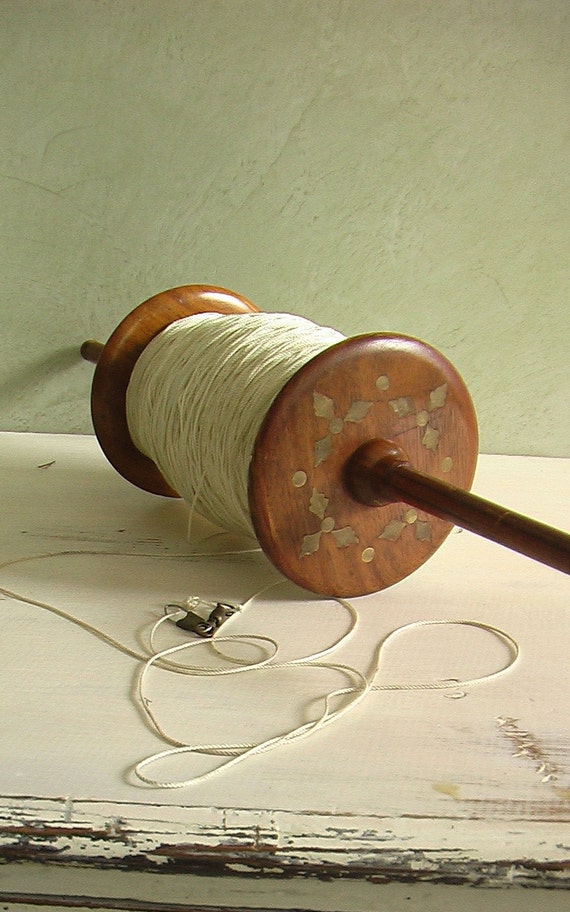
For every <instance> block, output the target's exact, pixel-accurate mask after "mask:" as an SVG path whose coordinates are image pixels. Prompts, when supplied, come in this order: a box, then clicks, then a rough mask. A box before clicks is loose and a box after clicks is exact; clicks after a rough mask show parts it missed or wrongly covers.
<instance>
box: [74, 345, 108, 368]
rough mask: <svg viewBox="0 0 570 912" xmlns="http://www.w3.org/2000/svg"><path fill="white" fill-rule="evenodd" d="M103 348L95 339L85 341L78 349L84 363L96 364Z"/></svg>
mask: <svg viewBox="0 0 570 912" xmlns="http://www.w3.org/2000/svg"><path fill="white" fill-rule="evenodd" d="M104 348H105V346H104V345H103V343H102V342H96V341H95V339H87V340H86V341H85V342H84V343H83V345H82V346H81V348H80V352H81V357H82V358H83V359H84V360H85V361H91V363H92V364H97V362H98V361H99V358H100V357H101V352H102V351H103V349H104Z"/></svg>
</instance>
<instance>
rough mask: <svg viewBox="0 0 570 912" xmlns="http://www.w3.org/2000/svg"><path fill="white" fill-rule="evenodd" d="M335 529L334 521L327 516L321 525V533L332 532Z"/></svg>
mask: <svg viewBox="0 0 570 912" xmlns="http://www.w3.org/2000/svg"><path fill="white" fill-rule="evenodd" d="M333 529H334V519H333V518H332V516H326V517H325V518H324V519H323V521H322V523H321V532H332V530H333Z"/></svg>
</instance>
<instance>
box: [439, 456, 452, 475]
mask: <svg viewBox="0 0 570 912" xmlns="http://www.w3.org/2000/svg"><path fill="white" fill-rule="evenodd" d="M452 468H453V459H452V458H451V456H446V457H445V459H442V460H441V471H442V472H450V471H451V469H452Z"/></svg>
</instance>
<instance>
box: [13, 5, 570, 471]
mask: <svg viewBox="0 0 570 912" xmlns="http://www.w3.org/2000/svg"><path fill="white" fill-rule="evenodd" d="M0 19H1V21H0V69H1V74H2V101H1V114H0V117H1V120H0V123H1V136H2V142H1V144H0V189H1V193H2V223H1V224H2V228H1V230H2V236H3V237H2V240H3V243H2V253H1V277H2V279H1V282H0V308H1V314H2V323H3V325H2V333H1V337H0V356H1V357H0V427H1V428H2V429H15V430H37V431H72V432H89V431H90V428H91V425H90V418H89V404H88V398H89V384H90V376H91V368H90V366H89V365H86V364H84V363H83V362H80V361H79V359H78V355H77V348H78V345H79V343H80V342H81V341H82V340H83V338H84V337H87V336H99V337H100V338H103V339H105V338H106V337H107V336H108V335H109V333H110V332H111V331H112V330H113V329H114V327H115V325H116V323H117V322H118V321H119V320H120V319H121V318H122V317H123V316H124V315H125V314H126V313H127V312H128V311H129V310H131V309H132V307H134V306H135V305H136V304H138V303H139V302H140V301H142V300H144V299H145V298H147V297H149V296H150V295H152V294H154V293H156V292H158V291H161V290H163V289H164V288H167V287H170V286H173V285H177V284H182V283H187V282H212V283H214V284H220V285H226V286H227V287H230V288H233V289H235V290H237V291H240V292H241V293H242V294H244V295H246V296H247V297H249V298H250V299H251V300H253V301H254V302H255V303H257V304H258V306H259V307H261V308H262V309H264V310H292V311H295V312H298V313H301V314H303V315H306V316H308V317H310V318H312V319H314V320H316V321H317V322H320V323H329V324H331V325H333V326H335V327H336V328H337V329H339V330H341V331H342V332H344V333H346V334H353V333H356V332H362V331H370V330H375V329H378V330H383V331H384V330H394V331H398V332H405V333H411V334H412V335H416V336H420V337H422V338H424V339H426V340H427V341H430V342H431V343H432V344H434V345H436V347H439V348H440V349H442V351H443V352H444V353H445V354H446V355H447V356H448V357H449V358H450V359H451V360H452V361H454V363H455V364H456V365H457V366H458V367H459V369H460V370H461V372H462V373H463V375H464V377H465V379H466V381H467V383H468V384H469V386H470V388H471V391H472V395H473V398H474V401H475V404H476V407H477V410H478V412H479V419H480V425H481V449H482V450H483V451H485V452H502V453H539V454H550V455H570V417H569V415H570V395H569V394H570V371H569V368H568V348H569V343H570V312H569V304H568V278H569V268H568V267H569V259H570V256H569V254H570V240H569V236H570V232H569V230H568V229H569V221H570V220H569V194H568V178H569V174H570V167H569V165H570V162H569V152H568V150H569V148H570V143H569V138H570V137H569V133H568V126H569V124H570V117H569V115H570V110H569V108H570V105H569V101H570V92H569V67H568V61H569V60H570V4H569V2H568V0H538V2H537V0H495V2H491V0H360V2H359V0H338V2H337V0H289V2H284V0H226V2H215V0H133V2H126V0H75V2H74V0H0Z"/></svg>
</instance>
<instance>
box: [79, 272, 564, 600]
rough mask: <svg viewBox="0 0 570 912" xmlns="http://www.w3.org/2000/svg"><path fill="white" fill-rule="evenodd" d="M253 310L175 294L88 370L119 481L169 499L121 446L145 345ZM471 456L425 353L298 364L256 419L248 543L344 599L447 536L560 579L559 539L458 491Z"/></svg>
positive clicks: (459, 389)
mask: <svg viewBox="0 0 570 912" xmlns="http://www.w3.org/2000/svg"><path fill="white" fill-rule="evenodd" d="M207 312H214V313H222V314H240V313H241V314H243V313H252V312H257V308H256V307H255V306H254V305H253V304H251V303H250V302H249V301H247V300H246V299H245V298H243V297H241V296H240V295H238V294H235V293H234V292H231V291H228V290H226V289H223V288H216V287H210V286H205V285H187V286H182V287H180V288H174V289H171V290H169V291H166V292H163V293H162V294H158V295H156V296H154V297H153V298H150V299H149V300H148V301H145V302H144V303H143V304H140V305H139V306H138V307H137V308H136V309H135V310H134V311H133V312H132V313H131V314H129V316H128V317H126V318H125V320H123V321H122V323H120V325H119V326H118V327H117V329H116V330H115V331H114V333H113V334H112V336H111V337H110V338H109V341H108V342H107V343H106V345H104V346H103V345H101V344H100V343H98V342H92V341H89V342H85V343H84V344H83V346H82V348H81V353H82V355H83V357H84V358H85V359H86V360H89V361H94V362H95V363H96V364H97V367H96V370H95V375H94V378H93V385H92V395H91V411H92V417H93V424H94V428H95V433H96V434H97V437H98V440H99V443H100V445H101V448H102V449H103V452H104V453H105V455H106V456H107V458H108V459H109V461H110V462H111V464H112V465H113V466H114V467H115V468H116V469H117V471H118V472H120V474H121V475H123V476H124V477H125V478H126V479H127V480H129V481H131V482H132V483H133V484H135V485H137V486H138V487H141V488H143V489H144V490H146V491H150V492H152V493H155V494H162V495H166V496H171V497H173V496H174V497H176V496H178V494H177V492H175V491H173V490H172V488H171V487H170V486H169V485H168V484H167V482H166V481H165V480H164V478H163V477H162V475H161V473H160V470H159V469H158V467H157V466H156V465H155V463H154V462H152V460H150V459H149V458H148V457H147V456H145V455H143V454H142V453H140V451H139V450H137V449H136V447H135V446H134V444H133V442H132V440H131V437H130V434H129V430H128V426H127V420H126V404H125V400H126V392H127V387H128V384H129V380H130V377H131V374H132V371H133V368H134V366H135V364H136V361H137V359H138V357H139V356H140V354H141V352H142V351H143V350H144V348H145V347H146V345H148V343H149V342H150V341H151V339H153V338H154V337H155V336H156V335H158V333H160V332H161V331H162V330H163V329H164V328H165V327H166V326H168V325H169V324H170V323H172V322H174V321H175V320H179V319H181V318H183V317H187V316H191V315H193V314H198V313H207ZM477 452H478V434H477V420H476V415H475V410H474V408H473V404H472V402H471V398H470V396H469V393H468V391H467V388H466V386H465V384H464V382H463V380H462V378H461V377H460V375H459V374H458V372H457V371H456V370H455V368H454V367H453V366H452V365H451V364H450V363H449V361H447V359H446V358H444V357H443V355H441V354H440V353H439V352H437V351H436V350H435V349H433V348H431V347H430V346H429V345H427V344H426V343H424V342H420V341H419V340H417V339H413V338H411V337H408V336H401V335H388V334H374V335H363V336H358V337H356V338H352V339H346V340H343V341H342V342H340V343H338V344H337V345H334V346H333V347H332V348H329V349H327V350H326V351H324V352H322V353H321V354H319V355H317V357H315V358H313V359H312V360H310V361H309V362H308V363H307V364H306V365H305V366H304V367H302V368H301V369H300V370H299V371H298V372H297V373H296V374H295V376H294V377H293V378H292V379H291V380H290V381H289V382H288V383H287V384H286V385H285V386H284V388H283V389H282V391H281V392H280V393H279V395H278V396H277V397H276V399H275V401H274V402H273V404H272V406H271V408H270V409H269V412H268V413H267V415H266V416H265V419H264V421H263V424H262V427H261V429H260V432H259V434H258V436H257V440H256V443H255V447H254V452H253V458H252V461H251V466H250V472H249V503H250V512H251V516H252V521H253V526H254V529H255V532H256V535H257V538H258V540H259V543H260V545H261V547H262V549H263V551H264V552H265V554H266V555H267V556H268V557H269V559H270V560H271V561H272V562H273V563H274V564H275V566H276V567H278V569H279V570H281V572H282V573H284V575H285V576H287V577H288V578H289V579H291V580H294V581H295V582H297V583H299V585H301V586H303V587H305V588H307V589H309V590H311V591H313V592H317V593H319V594H323V595H334V596H345V597H347V596H356V595H364V594H366V593H370V592H374V591H377V590H379V589H383V588H386V587H387V586H390V585H392V584H394V583H396V582H398V581H399V580H401V579H403V578H404V577H406V576H408V575H409V574H410V573H412V572H413V571H414V570H415V569H416V568H417V567H419V566H420V565H421V564H423V563H424V562H425V561H426V560H427V559H428V558H429V557H430V556H431V555H432V554H433V553H434V551H435V550H436V549H437V548H438V547H439V546H440V544H441V543H442V542H443V540H444V539H445V537H446V536H447V535H448V533H449V532H450V530H451V528H452V527H453V524H456V525H460V526H462V527H463V528H466V529H469V530H470V531H473V532H476V533H478V534H480V535H483V536H485V537H486V538H490V539H492V540H494V541H497V542H499V543H500V544H504V545H506V546H507V547H510V548H512V549H514V550H516V551H519V552H521V553H523V554H526V555H528V556H530V557H532V558H534V559H535V560H538V561H541V562H543V563H545V564H548V565H549V566H552V567H554V568H556V569H559V570H562V571H564V572H566V573H570V536H569V535H567V534H566V533H564V532H561V531H559V530H557V529H553V528H551V527H550V526H546V525H544V524H542V523H538V522H536V521H535V520H532V519H529V518H527V517H524V516H521V515H520V514H516V513H513V512H512V511H509V510H506V509H505V508H504V507H500V506H498V505H497V504H493V503H490V502H489V501H486V500H483V499H482V498H479V497H476V496H475V495H473V494H470V493H469V492H468V489H469V488H470V486H471V483H472V480H473V475H474V472H475V466H476V461H477Z"/></svg>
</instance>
